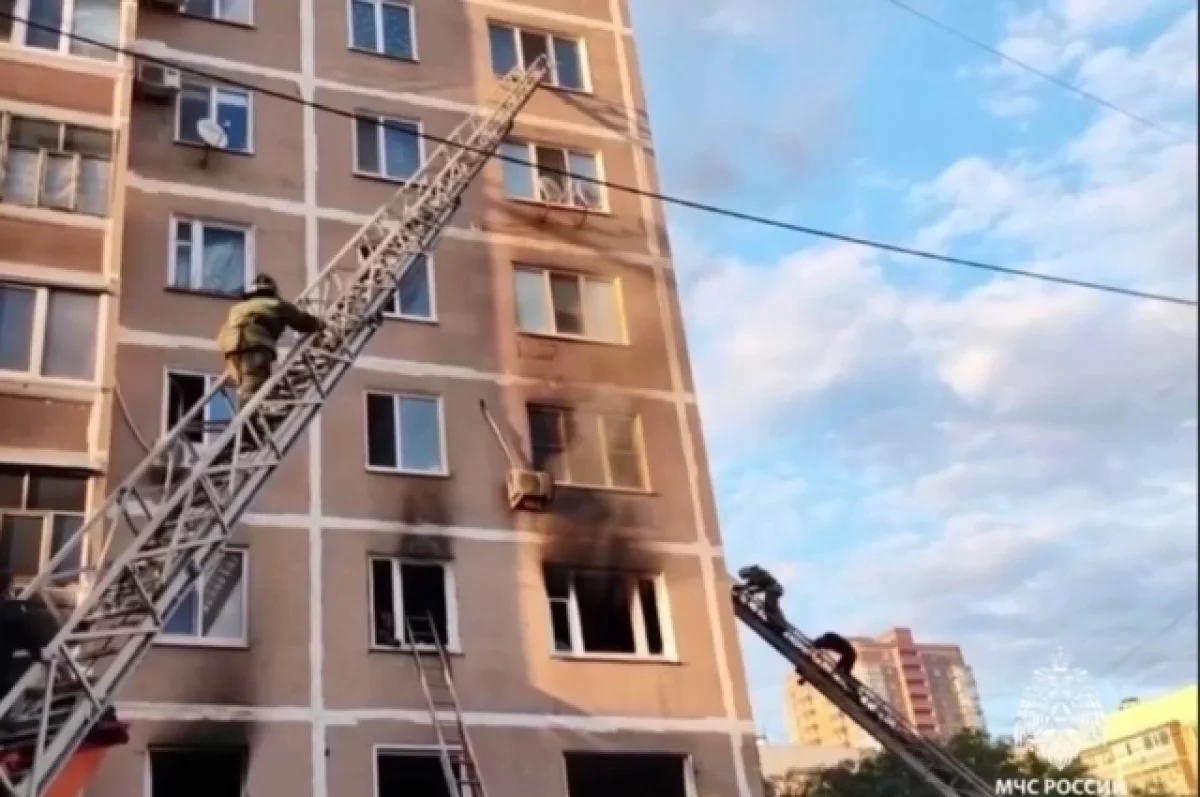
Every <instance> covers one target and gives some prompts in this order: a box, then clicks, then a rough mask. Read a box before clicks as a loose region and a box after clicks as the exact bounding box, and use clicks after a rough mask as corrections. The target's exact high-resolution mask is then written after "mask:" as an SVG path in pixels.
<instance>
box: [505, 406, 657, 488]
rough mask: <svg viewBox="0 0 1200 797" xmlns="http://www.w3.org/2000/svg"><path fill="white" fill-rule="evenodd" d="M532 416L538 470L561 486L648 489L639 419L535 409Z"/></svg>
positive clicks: (553, 408) (554, 409) (533, 442)
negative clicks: (548, 475) (545, 473)
mask: <svg viewBox="0 0 1200 797" xmlns="http://www.w3.org/2000/svg"><path fill="white" fill-rule="evenodd" d="M527 410H528V415H529V437H530V443H531V448H532V450H533V467H534V468H536V469H538V470H544V471H546V472H547V473H549V474H550V475H552V476H553V477H554V481H556V482H558V483H560V484H571V485H575V486H577V487H615V488H619V489H627V490H645V489H647V482H648V480H647V479H646V474H645V468H644V467H643V448H642V435H641V424H640V422H639V421H638V418H637V417H636V416H630V415H612V414H601V413H594V412H584V411H581V410H575V409H567V408H565V407H548V406H539V405H534V404H531V405H529V406H528V408H527Z"/></svg>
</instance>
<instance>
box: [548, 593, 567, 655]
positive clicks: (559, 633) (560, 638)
mask: <svg viewBox="0 0 1200 797" xmlns="http://www.w3.org/2000/svg"><path fill="white" fill-rule="evenodd" d="M550 630H551V632H552V633H553V634H554V649H555V650H562V651H567V650H571V620H570V614H569V609H568V608H567V603H566V601H550Z"/></svg>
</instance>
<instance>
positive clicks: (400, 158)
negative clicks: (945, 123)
mask: <svg viewBox="0 0 1200 797" xmlns="http://www.w3.org/2000/svg"><path fill="white" fill-rule="evenodd" d="M383 152H384V157H385V158H386V159H387V163H386V167H385V168H386V169H387V171H386V174H387V176H388V177H399V178H408V177H412V176H413V175H414V174H416V173H417V170H418V169H420V168H421V146H420V142H419V141H418V140H417V134H416V130H415V129H414V128H413V126H412V125H402V124H399V123H397V122H384V123H383Z"/></svg>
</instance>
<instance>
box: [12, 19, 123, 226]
mask: <svg viewBox="0 0 1200 797" xmlns="http://www.w3.org/2000/svg"><path fill="white" fill-rule="evenodd" d="M22 24H24V23H22ZM32 49H35V50H36V49H41V48H32ZM47 52H48V51H47ZM15 120H20V121H25V122H35V123H42V124H49V125H55V126H57V128H58V136H57V141H58V143H57V146H56V147H55V148H53V149H51V148H47V147H38V148H36V149H34V148H31V147H28V146H18V145H14V144H13V142H12V135H13V130H12V128H13V122H14V121H15ZM72 129H74V130H83V131H88V132H91V133H99V134H101V135H105V136H108V144H109V147H108V152H107V154H106V155H105V156H103V157H100V156H96V155H86V154H84V153H83V152H80V151H72V150H68V149H66V143H67V132H68V130H72ZM115 143H116V132H115V131H114V130H112V129H107V128H103V127H90V126H88V125H81V124H75V123H73V122H67V121H64V120H62V119H55V118H51V117H46V116H27V115H24V114H19V113H13V112H12V111H8V110H5V109H0V206H3V205H4V204H9V205H11V206H12V207H22V208H29V209H31V210H37V211H49V212H51V213H70V214H74V215H78V216H83V217H86V218H91V219H100V220H105V221H106V220H107V219H109V218H110V217H111V211H112V200H113V179H114V169H113V164H114V161H113V156H114V151H115V150H114V147H115ZM13 152H24V153H28V154H31V155H33V156H34V157H35V158H36V159H37V178H36V185H35V194H34V201H33V202H31V203H26V202H21V201H11V200H10V201H8V202H7V203H6V202H5V199H4V180H3V176H4V173H5V171H6V168H7V165H8V161H9V158H10V156H11V155H12V153H13ZM52 157H54V158H59V159H63V158H70V162H71V174H70V178H69V179H70V184H69V189H68V193H69V194H70V207H62V206H61V205H55V204H49V203H46V202H45V201H44V196H45V195H46V193H47V192H46V175H47V165H48V163H49V162H50V158H52ZM85 162H87V163H91V164H103V165H104V168H105V174H104V189H105V193H104V201H103V205H104V206H103V210H102V211H100V212H98V213H97V212H94V211H91V210H85V209H83V208H82V207H81V206H80V205H81V202H80V199H81V198H82V197H84V196H85V194H84V191H83V184H84V179H83V178H84V170H83V165H84V163H85Z"/></svg>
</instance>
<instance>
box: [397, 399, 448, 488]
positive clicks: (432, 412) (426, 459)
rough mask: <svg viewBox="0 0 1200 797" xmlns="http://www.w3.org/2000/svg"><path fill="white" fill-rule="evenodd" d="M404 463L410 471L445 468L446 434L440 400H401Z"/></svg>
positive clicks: (401, 443) (402, 454) (401, 460)
mask: <svg viewBox="0 0 1200 797" xmlns="http://www.w3.org/2000/svg"><path fill="white" fill-rule="evenodd" d="M400 463H401V466H402V467H404V468H406V469H408V470H420V471H440V470H441V469H442V433H441V425H440V424H439V423H438V402H437V401H436V400H434V399H418V398H411V397H407V396H406V397H404V398H401V399H400Z"/></svg>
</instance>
